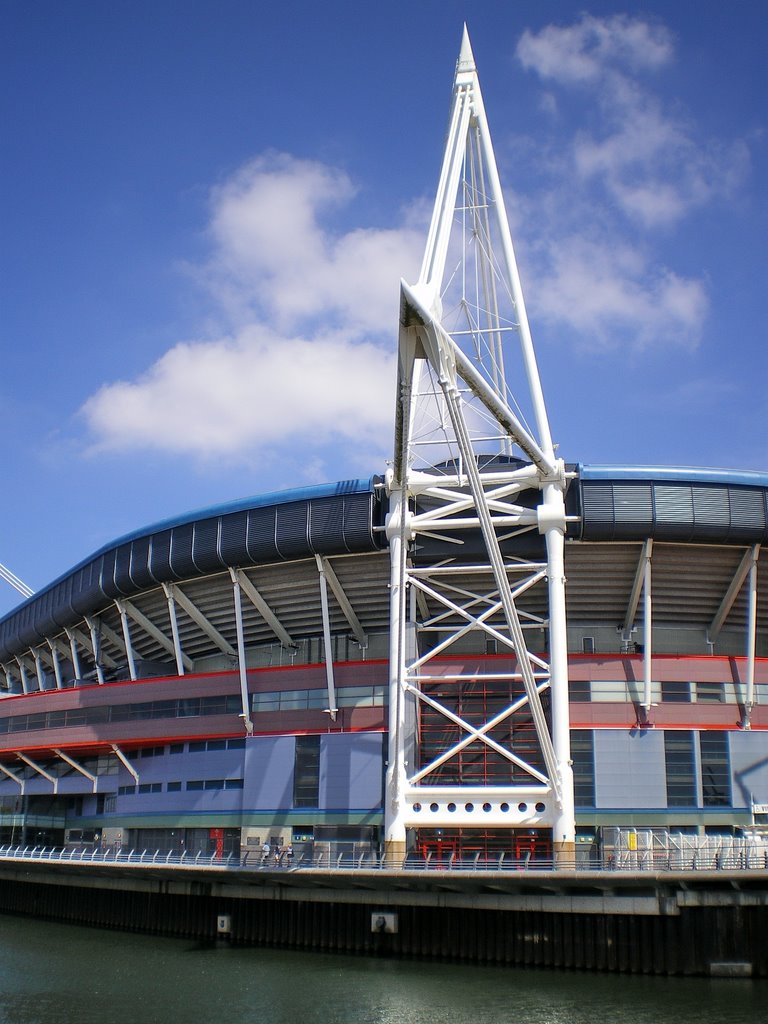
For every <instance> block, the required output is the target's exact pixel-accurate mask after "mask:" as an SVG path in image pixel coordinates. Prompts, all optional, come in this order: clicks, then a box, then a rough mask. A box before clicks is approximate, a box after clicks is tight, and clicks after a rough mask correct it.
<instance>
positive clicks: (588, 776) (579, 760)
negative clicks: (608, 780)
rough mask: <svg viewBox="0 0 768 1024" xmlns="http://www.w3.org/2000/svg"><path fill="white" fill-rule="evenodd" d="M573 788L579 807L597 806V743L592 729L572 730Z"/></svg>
mask: <svg viewBox="0 0 768 1024" xmlns="http://www.w3.org/2000/svg"><path fill="white" fill-rule="evenodd" d="M571 759H572V761H573V789H574V799H575V801H576V806H577V807H594V806H595V745H594V735H593V733H592V730H591V729H573V730H572V731H571Z"/></svg>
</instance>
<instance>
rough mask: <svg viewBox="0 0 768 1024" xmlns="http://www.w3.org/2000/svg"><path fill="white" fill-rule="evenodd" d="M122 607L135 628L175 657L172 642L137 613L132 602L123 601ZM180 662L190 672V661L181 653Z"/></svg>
mask: <svg viewBox="0 0 768 1024" xmlns="http://www.w3.org/2000/svg"><path fill="white" fill-rule="evenodd" d="M123 605H124V607H125V610H126V612H127V614H128V615H129V616H130V617H131V618H132V619H133V621H134V622H135V623H136V625H137V626H140V627H141V628H142V629H143V630H144V632H145V633H147V634H148V635H149V636H151V637H152V639H153V640H155V641H156V642H157V643H158V644H160V646H161V647H162V648H163V650H164V651H167V652H168V653H169V654H172V655H174V656H175V654H176V647H175V645H174V642H173V640H169V639H168V637H167V636H166V635H165V633H163V631H162V630H161V629H159V628H158V627H157V626H156V625H155V624H154V622H152V621H151V620H150V619H148V618H147V616H146V615H144V613H143V612H141V611H139V609H138V608H137V607H136V605H135V604H133V602H131V601H123ZM181 660H182V664H183V666H184V668H185V669H186V670H187V671H188V672H191V671H192V668H193V661H192V659H191V658H190V657H188V656H187V655H186V654H184V653H183V652H182V654H181Z"/></svg>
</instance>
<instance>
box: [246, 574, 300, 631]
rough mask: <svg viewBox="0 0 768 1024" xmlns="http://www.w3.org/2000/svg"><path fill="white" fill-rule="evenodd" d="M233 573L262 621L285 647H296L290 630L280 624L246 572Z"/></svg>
mask: <svg viewBox="0 0 768 1024" xmlns="http://www.w3.org/2000/svg"><path fill="white" fill-rule="evenodd" d="M231 571H234V572H235V573H236V574H237V581H238V583H239V584H240V587H241V589H242V591H243V593H244V594H245V596H246V597H247V598H248V600H249V601H250V602H251V604H252V605H253V607H254V608H255V609H256V611H257V612H258V613H259V615H261V617H262V619H264V621H265V622H266V624H267V625H268V626H269V628H270V629H271V630H272V632H273V633H274V634H275V636H276V637H277V639H278V640H279V641H280V643H281V644H282V645H283V647H295V646H296V641H295V640H294V639H293V638H292V637H291V635H290V633H289V632H288V630H287V629H286V628H285V627H284V626H283V624H282V623H281V622H280V620H279V619H278V617H277V615H275V613H274V612H273V611H272V609H271V608H270V607H269V605H268V604H267V602H266V601H265V600H264V598H263V597H262V595H261V594H260V593H259V591H258V590H257V589H256V587H255V585H254V584H253V583H252V582H251V580H250V579H249V578H248V576H247V575H246V574H245V572H244V571H243V570H242V569H235V570H231Z"/></svg>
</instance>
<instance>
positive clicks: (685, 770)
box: [664, 729, 696, 807]
mask: <svg viewBox="0 0 768 1024" xmlns="http://www.w3.org/2000/svg"><path fill="white" fill-rule="evenodd" d="M664 761H665V765H666V769H667V806H668V807H695V806H696V776H695V774H694V752H693V733H692V732H687V731H685V732H673V731H672V730H669V729H668V730H667V731H666V732H665V733H664Z"/></svg>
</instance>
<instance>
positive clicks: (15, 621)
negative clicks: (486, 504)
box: [0, 476, 381, 656]
mask: <svg viewBox="0 0 768 1024" xmlns="http://www.w3.org/2000/svg"><path fill="white" fill-rule="evenodd" d="M380 480H381V477H378V476H372V477H368V478H366V479H357V480H342V481H338V482H336V483H329V484H315V485H311V486H307V487H298V488H293V489H290V490H285V491H277V492H273V493H268V494H261V495H257V496H254V497H250V498H240V499H237V500H235V501H230V502H225V503H223V504H220V505H213V506H210V507H208V508H202V509H197V510H194V511H191V512H187V513H184V514H183V515H181V516H175V517H173V518H169V519H165V520H162V521H161V522H158V523H155V524H153V525H151V526H146V527H143V528H142V529H139V530H135V531H134V532H132V533H128V534H125V535H124V536H122V537H119V538H118V539H117V540H114V541H111V542H110V543H109V544H105V545H103V546H102V547H101V548H99V549H98V550H97V551H95V552H93V554H90V555H88V556H87V557H86V558H84V559H83V560H81V561H80V562H78V563H77V565H75V566H73V567H72V568H71V569H69V570H68V571H67V572H65V573H63V574H62V575H60V576H58V577H57V578H56V579H54V580H53V581H52V582H51V583H49V584H48V585H47V586H45V587H43V588H42V589H41V590H39V591H37V592H36V593H35V594H33V595H32V596H31V597H29V598H27V600H26V601H23V602H22V603H21V604H20V605H18V606H17V607H16V608H14V609H12V610H11V611H10V612H9V613H7V614H6V615H5V616H3V617H2V618H0V656H3V655H4V654H6V653H8V649H9V646H14V645H18V646H21V647H25V646H29V645H30V644H32V643H36V642H39V640H40V639H42V638H43V636H44V635H45V633H46V631H48V630H50V629H51V628H52V627H54V626H57V627H64V626H66V625H68V624H71V623H73V622H75V621H77V620H79V619H80V618H81V617H82V615H83V614H84V613H86V612H88V611H95V609H96V607H98V606H99V605H100V604H103V603H104V602H105V601H109V600H111V599H113V598H115V597H121V596H129V595H131V594H133V593H136V592H138V591H139V590H141V589H143V588H144V587H146V586H148V585H153V584H155V585H156V584H157V583H161V582H164V581H168V582H171V581H174V580H180V579H184V578H187V577H194V576H201V575H205V574H206V573H207V572H212V571H217V570H220V569H221V568H223V567H225V566H226V565H228V564H236V565H256V564H260V563H261V562H263V561H274V560H277V561H283V560H286V559H290V558H295V557H305V556H307V555H310V554H313V553H320V554H333V553H344V552H348V551H358V550H374V549H377V548H379V547H380V546H381V536H380V535H379V534H377V533H376V532H375V530H376V520H377V518H378V516H379V515H380V511H379V512H377V511H376V509H379V510H380V507H381V500H380V496H379V495H378V494H377V492H378V483H379V481H380Z"/></svg>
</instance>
